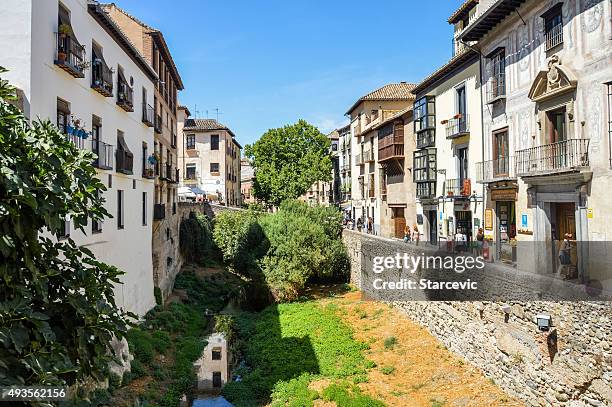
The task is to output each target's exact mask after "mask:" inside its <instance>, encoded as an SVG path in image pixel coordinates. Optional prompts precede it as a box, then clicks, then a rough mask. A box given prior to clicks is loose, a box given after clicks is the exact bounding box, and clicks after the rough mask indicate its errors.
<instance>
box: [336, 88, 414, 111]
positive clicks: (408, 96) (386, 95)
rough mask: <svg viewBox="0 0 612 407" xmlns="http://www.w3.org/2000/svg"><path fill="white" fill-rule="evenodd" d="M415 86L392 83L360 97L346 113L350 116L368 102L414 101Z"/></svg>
mask: <svg viewBox="0 0 612 407" xmlns="http://www.w3.org/2000/svg"><path fill="white" fill-rule="evenodd" d="M415 86H416V85H415V84H414V83H407V82H400V83H390V84H388V85H385V86H383V87H382V88H379V89H376V90H375V91H373V92H370V93H368V94H367V95H364V96H362V97H360V98H359V99H358V100H357V101H356V102H355V104H353V106H351V108H350V109H349V110H348V112H346V113H347V114H349V113H350V112H352V111H353V110H355V108H356V107H357V105H359V103H361V102H363V101H366V100H413V99H414V94H412V90H413V89H414V87H415Z"/></svg>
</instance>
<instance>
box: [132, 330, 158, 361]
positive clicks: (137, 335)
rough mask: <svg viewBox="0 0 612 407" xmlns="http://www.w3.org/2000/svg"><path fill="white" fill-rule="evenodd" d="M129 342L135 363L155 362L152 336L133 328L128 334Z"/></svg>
mask: <svg viewBox="0 0 612 407" xmlns="http://www.w3.org/2000/svg"><path fill="white" fill-rule="evenodd" d="M127 341H128V344H129V347H130V350H131V352H132V353H133V354H134V361H138V362H140V363H144V364H148V363H150V362H151V361H152V360H153V354H154V352H153V343H152V339H151V335H150V334H149V333H148V332H146V331H143V330H142V329H140V328H132V329H130V330H129V331H128V333H127Z"/></svg>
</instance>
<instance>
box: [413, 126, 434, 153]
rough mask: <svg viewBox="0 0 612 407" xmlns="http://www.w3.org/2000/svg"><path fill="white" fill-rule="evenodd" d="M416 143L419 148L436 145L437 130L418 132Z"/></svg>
mask: <svg viewBox="0 0 612 407" xmlns="http://www.w3.org/2000/svg"><path fill="white" fill-rule="evenodd" d="M416 144H417V148H418V149H421V148H427V147H434V146H435V145H436V133H435V130H424V131H422V132H419V133H417V138H416Z"/></svg>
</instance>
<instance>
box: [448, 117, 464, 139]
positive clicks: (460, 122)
mask: <svg viewBox="0 0 612 407" xmlns="http://www.w3.org/2000/svg"><path fill="white" fill-rule="evenodd" d="M468 134H470V120H469V116H468V115H467V114H457V115H455V117H453V118H452V119H449V120H448V121H447V122H446V138H447V139H455V138H459V137H462V136H465V135H468Z"/></svg>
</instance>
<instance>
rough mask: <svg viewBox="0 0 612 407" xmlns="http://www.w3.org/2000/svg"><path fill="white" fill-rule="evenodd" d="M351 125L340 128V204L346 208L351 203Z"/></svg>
mask: <svg viewBox="0 0 612 407" xmlns="http://www.w3.org/2000/svg"><path fill="white" fill-rule="evenodd" d="M351 137H352V136H351V126H350V124H347V125H346V126H344V127H342V128H340V129H338V168H339V169H340V206H341V207H342V208H344V209H346V208H348V207H349V206H350V204H351V173H352V162H353V157H352V155H351Z"/></svg>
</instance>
